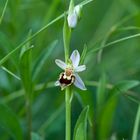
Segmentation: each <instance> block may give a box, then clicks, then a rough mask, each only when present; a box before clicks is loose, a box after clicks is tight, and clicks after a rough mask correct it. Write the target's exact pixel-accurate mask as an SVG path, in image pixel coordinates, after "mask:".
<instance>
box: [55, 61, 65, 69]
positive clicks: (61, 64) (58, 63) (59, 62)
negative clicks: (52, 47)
mask: <svg viewBox="0 0 140 140" xmlns="http://www.w3.org/2000/svg"><path fill="white" fill-rule="evenodd" d="M55 63H56V65H57V66H59V67H60V68H61V69H63V70H65V69H66V67H67V64H66V63H65V62H63V61H61V60H59V59H56V60H55Z"/></svg>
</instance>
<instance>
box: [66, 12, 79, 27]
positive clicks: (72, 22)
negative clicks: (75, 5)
mask: <svg viewBox="0 0 140 140" xmlns="http://www.w3.org/2000/svg"><path fill="white" fill-rule="evenodd" d="M67 20H68V25H69V27H70V28H75V27H76V25H77V21H78V17H77V14H76V12H75V10H73V11H72V12H71V13H69V14H68V17H67Z"/></svg>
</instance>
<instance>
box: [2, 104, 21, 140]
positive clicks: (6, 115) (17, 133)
mask: <svg viewBox="0 0 140 140" xmlns="http://www.w3.org/2000/svg"><path fill="white" fill-rule="evenodd" d="M0 125H1V126H3V128H4V129H6V130H7V131H8V132H9V134H10V135H11V136H12V137H13V138H14V139H15V140H23V134H22V129H21V126H20V123H19V120H18V119H17V116H16V115H15V114H14V113H13V111H12V110H11V109H10V108H9V107H8V106H6V105H5V104H2V103H0Z"/></svg>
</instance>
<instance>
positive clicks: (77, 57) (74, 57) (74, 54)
mask: <svg viewBox="0 0 140 140" xmlns="http://www.w3.org/2000/svg"><path fill="white" fill-rule="evenodd" d="M70 59H71V61H72V64H73V67H74V68H76V67H77V66H78V65H79V62H80V54H79V52H78V50H74V51H73V52H72V54H71V56H70Z"/></svg>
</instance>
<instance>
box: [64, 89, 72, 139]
mask: <svg viewBox="0 0 140 140" xmlns="http://www.w3.org/2000/svg"><path fill="white" fill-rule="evenodd" d="M65 105H66V140H70V139H71V90H70V87H67V88H66V93H65Z"/></svg>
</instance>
